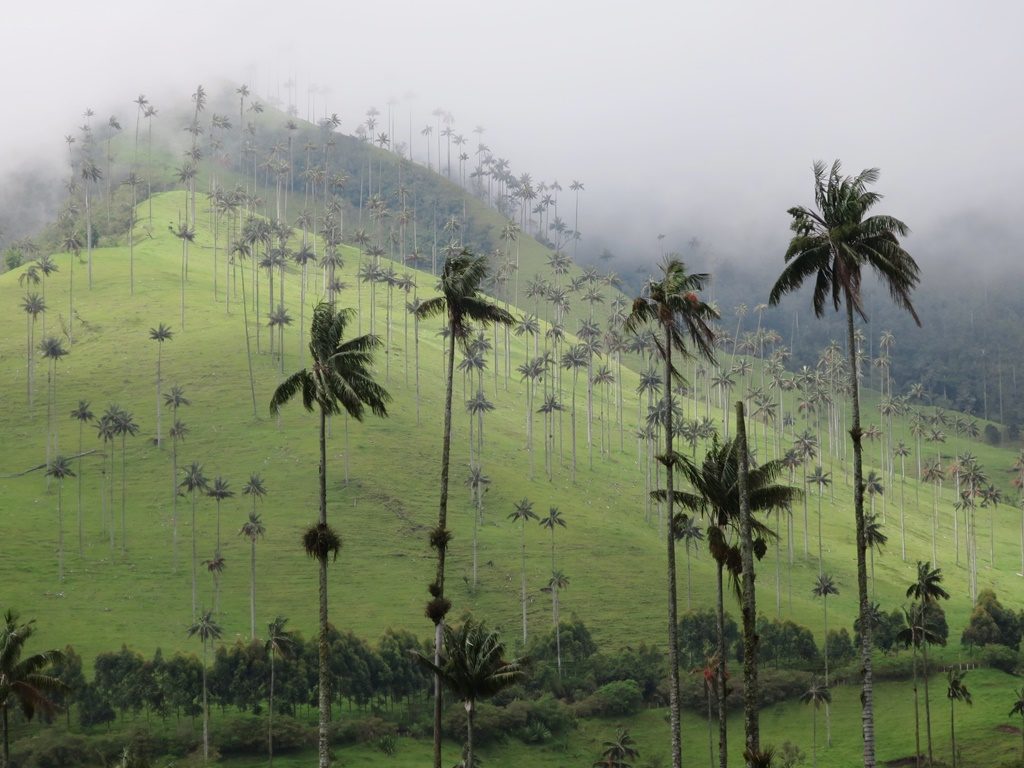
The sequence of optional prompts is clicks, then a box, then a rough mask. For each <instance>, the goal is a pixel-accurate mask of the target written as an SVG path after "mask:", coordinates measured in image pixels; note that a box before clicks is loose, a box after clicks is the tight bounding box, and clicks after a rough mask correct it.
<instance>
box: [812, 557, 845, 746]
mask: <svg viewBox="0 0 1024 768" xmlns="http://www.w3.org/2000/svg"><path fill="white" fill-rule="evenodd" d="M811 594H812V595H814V596H815V597H820V598H821V604H822V610H823V612H824V621H825V687H826V688H827V687H828V598H829V595H838V594H839V588H838V587H837V586H836V583H835V581H833V580H832V576H831V575H829V574H827V573H821V574H818V578H817V580H816V581H815V582H814V587H812V588H811ZM825 743H826V744H827V745H828V746H830V747H831V746H832V716H831V712H830V711H829V703H828V702H825Z"/></svg>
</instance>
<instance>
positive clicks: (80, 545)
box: [78, 421, 85, 556]
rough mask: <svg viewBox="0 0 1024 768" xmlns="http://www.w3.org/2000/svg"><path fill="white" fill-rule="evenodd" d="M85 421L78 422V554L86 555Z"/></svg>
mask: <svg viewBox="0 0 1024 768" xmlns="http://www.w3.org/2000/svg"><path fill="white" fill-rule="evenodd" d="M84 425H85V422H84V421H79V422H78V554H79V556H81V555H82V554H84V551H85V549H84V545H83V536H82V427H83V426H84Z"/></svg>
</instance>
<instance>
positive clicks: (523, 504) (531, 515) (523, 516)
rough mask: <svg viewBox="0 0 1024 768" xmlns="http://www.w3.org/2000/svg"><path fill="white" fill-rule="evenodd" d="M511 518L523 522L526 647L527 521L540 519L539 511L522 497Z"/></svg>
mask: <svg viewBox="0 0 1024 768" xmlns="http://www.w3.org/2000/svg"><path fill="white" fill-rule="evenodd" d="M508 518H509V520H511V521H512V522H519V523H521V524H522V565H521V569H520V574H521V576H522V591H521V592H520V596H519V603H520V606H521V607H522V609H523V647H524V648H525V647H526V523H527V522H529V521H530V520H539V518H538V517H537V513H535V512H534V511H533V502H532V501H530V500H529V499H527V498H525V497H524V498H522V499H521V500H519V501H517V502H516V505H515V511H513V512H511V513H509V516H508Z"/></svg>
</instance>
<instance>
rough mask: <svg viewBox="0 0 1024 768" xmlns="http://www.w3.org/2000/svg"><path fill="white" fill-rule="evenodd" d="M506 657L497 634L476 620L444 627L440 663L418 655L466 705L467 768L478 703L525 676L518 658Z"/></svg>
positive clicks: (471, 761)
mask: <svg viewBox="0 0 1024 768" xmlns="http://www.w3.org/2000/svg"><path fill="white" fill-rule="evenodd" d="M504 654H505V646H504V645H503V644H502V642H501V640H500V638H499V637H498V633H497V632H493V631H491V630H489V629H487V627H486V626H485V625H484V623H483V622H477V621H474V620H473V619H467V620H466V622H465V623H464V624H463V625H462V626H461V627H459V628H458V629H452V627H451V626H449V625H445V628H444V651H443V653H442V655H441V663H440V664H435V663H434V662H433V661H431V660H430V659H428V658H427V657H426V656H424V655H423V654H417V658H418V659H419V661H420V663H421V664H423V666H424V667H426V668H427V669H428V670H430V671H431V672H433V673H434V674H435V675H437V676H438V677H440V678H441V681H442V682H443V683H444V685H445V687H446V688H448V689H449V690H450V691H451V692H452V693H454V694H455V695H456V696H458V697H459V699H461V700H462V702H463V703H464V704H465V706H466V741H467V743H466V760H465V764H466V766H473V765H476V763H475V762H473V723H474V719H475V716H476V702H477V701H478V700H479V699H485V698H490V697H491V696H494V695H495V694H497V693H500V692H501V691H503V690H504V689H505V688H508V687H509V686H510V685H515V684H516V683H518V682H520V681H521V680H522V679H523V677H524V674H525V673H524V670H523V665H522V663H521V662H520V661H519V660H518V659H513V660H511V661H506V660H505V659H504Z"/></svg>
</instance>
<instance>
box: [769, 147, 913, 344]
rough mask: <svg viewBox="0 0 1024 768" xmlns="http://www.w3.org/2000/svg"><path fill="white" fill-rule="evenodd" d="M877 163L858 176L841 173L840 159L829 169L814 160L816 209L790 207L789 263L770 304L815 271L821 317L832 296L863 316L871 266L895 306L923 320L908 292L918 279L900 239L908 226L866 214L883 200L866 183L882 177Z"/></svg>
mask: <svg viewBox="0 0 1024 768" xmlns="http://www.w3.org/2000/svg"><path fill="white" fill-rule="evenodd" d="M878 177H879V172H878V169H877V168H868V169H865V170H863V171H861V172H860V173H859V174H857V175H856V176H852V177H851V176H843V175H842V167H841V165H840V163H839V161H838V160H837V161H836V162H834V163H833V164H832V168H831V169H830V170H828V171H827V172H826V169H825V164H824V163H823V162H821V161H820V160H819V161H816V162H815V163H814V202H815V206H816V208H817V210H811V209H809V208H805V207H804V206H796V207H793V208H790V209H789V211H788V213H789V215H790V216H791V217H792V219H793V220H792V222H790V229H791V230H792V231H793V233H794V234H793V239H792V240H791V241H790V244H789V248H788V249H787V250H786V255H785V259H786V268H785V269H784V270H783V272H782V274H781V275H780V276H779V279H778V280H777V281H776V282H775V286H774V287H773V288H772V291H771V294H770V295H769V298H768V303H769V304H771V305H772V306H774V305H776V304H778V303H779V301H780V299H781V298H782V296H783V294H786V293H791V292H793V291H795V290H797V289H798V288H799V287H800V286H801V285H802V284H803V282H804V280H806V279H807V278H809V277H811V276H812V275H813V276H814V278H815V281H814V297H813V306H814V313H815V314H816V315H818V316H819V317H820V316H821V315H822V314H823V313H824V311H825V301H826V300H827V299H829V298H830V297H831V300H832V304H833V306H834V307H835V309H836V310H837V311H838V310H839V305H840V304H841V303H842V300H843V299H844V298H845V299H846V301H847V302H848V304H849V305H850V306H851V307H852V309H853V310H854V311H856V312H857V314H859V315H860V316H861V317H862V318H864V319H867V316H866V314H865V313H864V307H863V306H862V304H861V295H860V286H861V270H862V268H863V267H865V266H867V267H870V268H871V269H872V270H873V271H874V272H875V274H876V275H877V276H878V277H879V278H881V280H882V282H883V283H885V285H886V286H887V287H888V289H889V293H890V294H891V296H892V299H893V301H894V302H895V303H896V304H897V306H899V307H902V308H903V309H906V310H907V311H908V312H909V313H910V315H911V317H913V318H914V322H916V323H917V324H918V325H920V324H921V320H920V318H918V316H917V312H916V311H915V310H914V306H913V304H911V301H910V292H911V291H912V290H913V289H914V287H915V286H916V285H917V283H918V281H919V280H920V271H919V269H918V266H917V262H915V261H914V259H913V257H912V256H911V255H910V254H909V253H907V252H906V251H905V250H904V249H903V248H902V247H901V246H900V243H899V238H900V237H905V236H906V235H907V234H908V233H909V231H910V230H909V228H908V227H907V225H906V224H904V223H903V222H902V221H900V220H899V219H896V218H894V217H892V216H883V215H876V216H868V215H867V214H868V212H869V211H870V210H871V208H872V207H874V205H875V204H876V203H877V202H878V201H879V200H881V199H882V195H881V194H879V193H878V192H870V191H868V189H867V187H868V185H870V184H874V183H875V182H876V181H878Z"/></svg>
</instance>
